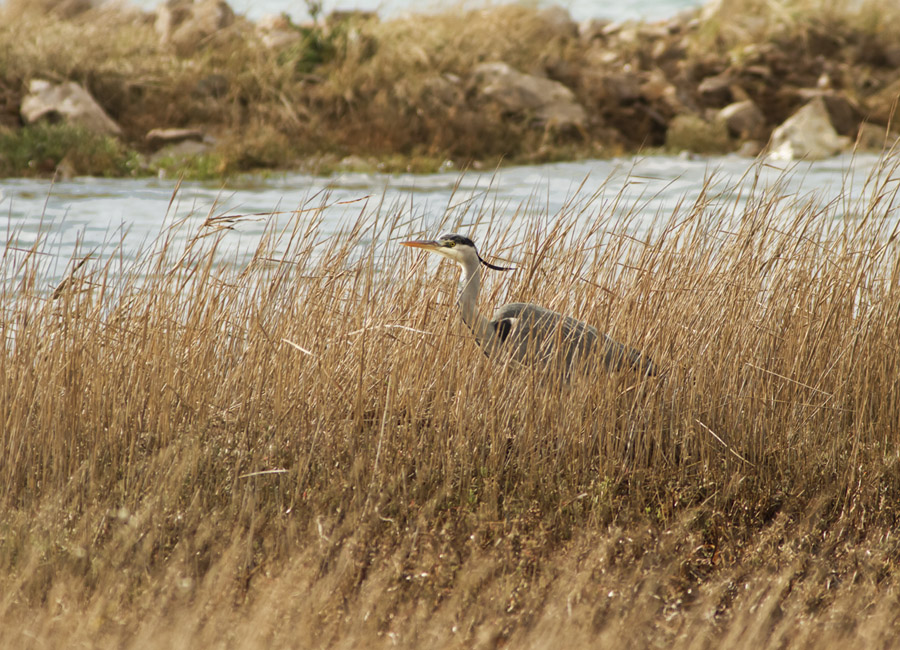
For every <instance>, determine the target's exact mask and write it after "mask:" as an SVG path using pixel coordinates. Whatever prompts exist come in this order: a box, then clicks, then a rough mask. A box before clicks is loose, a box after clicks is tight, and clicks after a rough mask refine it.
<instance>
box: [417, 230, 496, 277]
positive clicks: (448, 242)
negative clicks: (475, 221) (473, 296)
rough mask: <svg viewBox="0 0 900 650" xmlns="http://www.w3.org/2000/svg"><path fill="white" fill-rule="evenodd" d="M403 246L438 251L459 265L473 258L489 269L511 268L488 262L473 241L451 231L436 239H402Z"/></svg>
mask: <svg viewBox="0 0 900 650" xmlns="http://www.w3.org/2000/svg"><path fill="white" fill-rule="evenodd" d="M400 243H401V244H403V245H404V246H412V247H414V248H421V249H422V250H426V251H428V252H430V253H438V254H439V255H443V256H444V257H447V258H449V259H451V260H453V261H454V262H456V263H457V264H459V265H460V266H463V267H465V266H468V265H469V264H471V263H472V262H474V261H475V260H477V261H478V262H480V263H481V264H484V265H485V266H486V267H488V268H489V269H494V270H495V271H510V270H511V269H508V268H505V267H502V266H494V265H493V264H489V263H487V262H485V261H484V260H483V259H481V255H479V254H478V249H477V248H475V242H473V241H472V240H471V239H469V238H468V237H464V236H463V235H456V234H453V233H450V234H446V235H441V236H440V237H438V238H437V239H433V240H432V239H416V240H413V241H404V242H400Z"/></svg>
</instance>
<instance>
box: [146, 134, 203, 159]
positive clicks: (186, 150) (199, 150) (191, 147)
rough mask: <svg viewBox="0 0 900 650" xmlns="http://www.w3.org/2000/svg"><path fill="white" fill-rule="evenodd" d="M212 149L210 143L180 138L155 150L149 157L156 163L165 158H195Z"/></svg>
mask: <svg viewBox="0 0 900 650" xmlns="http://www.w3.org/2000/svg"><path fill="white" fill-rule="evenodd" d="M210 151H212V143H210V142H197V141H196V140H182V141H181V142H176V143H175V144H170V145H167V146H165V147H163V148H162V149H160V150H159V151H157V152H156V153H155V154H153V156H151V158H150V162H152V163H158V162H160V161H162V160H165V159H166V158H177V159H186V158H195V157H196V156H202V155H203V154H207V153H209V152H210Z"/></svg>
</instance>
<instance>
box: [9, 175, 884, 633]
mask: <svg viewBox="0 0 900 650" xmlns="http://www.w3.org/2000/svg"><path fill="white" fill-rule="evenodd" d="M897 174H898V169H897V166H896V159H894V160H889V161H887V162H886V163H885V165H884V167H883V168H882V169H880V170H879V172H878V173H876V174H875V175H874V176H873V177H872V178H871V179H870V181H869V185H868V190H867V192H866V196H865V197H862V198H860V197H852V196H850V195H849V194H848V193H846V192H845V193H844V194H843V195H842V196H840V197H839V198H838V199H836V200H834V201H831V202H829V203H827V204H822V203H820V202H817V201H816V200H814V199H802V200H801V199H798V198H796V197H793V198H792V197H791V196H789V195H787V194H786V193H785V191H784V188H783V187H780V186H778V185H776V186H768V187H761V186H760V187H754V186H753V183H752V179H751V181H750V182H749V185H744V186H743V189H741V190H738V189H736V188H722V187H718V186H716V185H715V184H714V183H710V184H709V185H708V186H707V188H706V190H707V191H706V192H705V193H703V194H702V195H701V196H700V198H699V199H698V200H697V201H696V202H694V203H693V204H691V205H681V206H679V207H678V208H677V209H676V210H674V211H673V212H672V213H671V214H667V215H660V216H659V218H658V219H657V222H656V223H655V224H654V225H653V227H652V229H651V230H649V231H641V230H640V229H639V228H637V227H636V224H637V218H638V216H637V215H638V210H639V207H640V206H639V203H635V204H634V205H628V204H626V203H624V199H623V198H622V196H608V195H607V194H605V193H604V192H603V190H602V188H601V189H600V190H598V191H597V193H596V194H595V195H593V196H592V197H591V196H589V197H588V198H587V199H586V200H577V199H576V200H572V201H571V202H569V203H568V204H567V205H566V206H565V207H564V208H562V209H561V210H560V211H559V212H558V213H557V214H553V215H547V214H543V215H542V214H541V212H540V210H539V209H535V208H534V206H530V207H529V206H523V208H522V213H521V214H520V215H519V218H518V220H517V221H516V222H515V223H514V224H513V225H515V228H516V229H515V230H514V229H513V225H510V224H504V223H500V222H498V221H497V220H495V219H494V218H493V216H492V214H493V208H492V206H491V204H490V203H489V202H483V203H478V202H474V201H464V202H461V203H460V204H459V205H457V206H456V207H452V208H448V211H447V216H446V219H445V223H444V224H441V225H440V227H438V226H436V225H434V224H430V225H429V226H428V228H427V230H428V231H429V233H430V234H434V232H433V231H435V230H437V229H454V230H461V231H463V232H470V233H471V234H472V235H473V237H474V238H475V239H476V241H477V242H478V243H479V244H480V245H481V249H482V253H483V254H485V255H487V256H490V258H494V257H497V258H500V259H503V260H509V261H513V262H515V263H516V264H517V266H518V268H519V271H518V272H517V273H515V274H513V275H504V276H500V277H493V278H491V279H490V281H489V283H488V285H487V296H485V297H483V299H482V303H483V307H484V308H485V309H487V308H488V305H496V304H499V303H501V302H503V301H506V300H513V299H514V300H526V301H533V302H537V303H540V304H543V305H546V306H549V307H552V308H555V309H559V310H561V311H565V312H566V313H570V314H573V315H575V316H578V317H580V318H584V319H587V320H589V321H590V322H592V323H593V324H595V325H597V326H598V327H600V328H601V329H604V330H606V331H608V332H610V333H611V334H612V335H613V336H614V337H616V338H618V339H619V340H622V341H624V342H627V343H629V344H631V345H634V346H636V347H640V348H642V349H644V350H645V351H646V352H648V353H649V354H650V355H651V356H652V357H653V358H654V360H655V361H656V362H657V363H658V364H659V365H660V366H661V368H662V369H663V370H664V371H665V372H664V374H663V375H662V376H661V377H658V378H639V377H637V376H634V375H631V374H628V373H622V374H619V375H613V376H588V377H584V376H582V377H578V378H575V379H574V380H573V381H571V382H569V383H560V382H557V381H554V380H553V379H552V378H547V377H545V376H541V375H539V374H538V373H537V372H536V371H535V370H533V369H529V368H513V367H509V366H508V365H507V364H505V363H503V361H502V360H498V359H488V358H486V357H484V356H483V355H482V353H481V352H480V351H479V349H478V348H477V346H476V345H475V343H474V342H473V341H472V339H471V336H470V335H469V334H468V332H467V330H466V329H465V328H464V326H462V325H461V323H460V322H459V318H458V316H457V314H456V309H455V306H454V300H455V282H454V278H455V270H453V269H451V268H449V265H443V266H433V265H431V264H430V263H428V262H426V261H425V260H424V259H422V258H420V257H418V256H416V255H411V254H408V252H407V251H405V250H403V251H401V250H400V247H399V246H397V245H396V241H397V240H398V239H400V238H406V237H408V236H410V235H413V236H415V235H418V234H421V233H419V232H417V231H419V230H423V229H426V228H425V225H424V224H422V222H421V220H417V219H412V218H411V217H410V216H409V214H410V213H409V212H408V211H407V210H405V209H402V208H401V207H400V206H393V207H390V206H376V207H373V206H368V207H365V208H361V209H360V214H359V217H358V219H356V220H355V221H350V222H348V223H347V224H345V226H344V227H343V229H342V230H341V231H340V232H334V231H333V230H331V229H330V228H329V227H328V225H327V224H328V223H329V222H328V221H327V217H328V215H329V210H330V209H331V208H329V207H328V199H327V197H326V198H320V199H316V200H317V201H321V203H316V204H306V205H304V206H302V209H300V210H298V212H297V213H296V215H295V218H294V219H293V220H291V222H290V223H289V225H288V226H287V227H284V226H283V225H282V226H279V227H276V226H275V225H274V223H275V222H274V221H273V225H272V227H271V228H270V230H269V232H268V234H267V236H266V237H265V238H264V239H263V240H262V242H261V243H260V245H259V247H258V249H257V250H256V252H255V254H254V255H253V256H252V259H251V260H250V261H249V263H247V264H241V265H235V264H233V263H225V262H224V261H223V260H222V259H221V258H222V257H223V256H222V255H219V254H217V249H218V247H220V246H221V245H222V242H223V241H225V238H228V237H229V236H230V233H231V231H230V230H229V229H228V228H230V227H239V221H240V219H237V221H229V220H226V219H223V218H216V217H210V218H209V219H207V220H206V221H205V222H204V223H203V224H202V225H200V226H198V227H196V228H195V230H194V231H193V232H192V236H191V237H190V238H188V239H187V240H186V243H185V244H183V245H182V244H177V243H175V242H177V241H179V240H178V239H177V238H176V237H175V234H176V233H175V231H174V230H166V231H164V232H163V233H162V235H161V237H160V239H159V241H158V242H157V243H156V245H155V246H154V247H153V248H152V249H150V250H147V251H146V252H145V253H144V254H142V255H141V256H140V257H139V259H138V260H137V261H136V262H135V263H133V264H131V265H127V264H126V265H124V268H122V267H120V266H118V264H120V263H119V262H117V261H115V260H116V258H115V257H111V258H109V259H110V260H112V261H109V262H105V263H94V262H92V261H91V260H88V261H87V262H85V263H83V264H82V263H81V259H83V258H82V257H81V256H79V257H78V258H76V259H73V260H72V261H71V263H70V266H69V268H68V273H67V277H66V279H65V280H64V281H63V282H62V283H54V284H55V286H54V287H50V288H49V289H48V288H47V287H48V282H47V278H48V273H49V270H50V268H51V267H50V266H49V262H48V261H46V260H47V258H46V256H44V255H42V254H41V253H42V251H41V250H40V246H36V247H35V248H34V249H31V250H22V249H21V248H20V247H18V246H16V245H15V244H14V243H10V244H8V245H7V247H6V250H5V253H4V256H3V264H4V272H3V283H2V289H0V305H2V311H0V330H2V334H3V340H4V341H5V345H4V348H3V353H2V355H0V377H2V382H0V423H2V427H0V449H2V451H0V453H2V461H0V479H2V480H0V501H2V513H3V514H2V517H0V645H3V646H6V647H13V646H15V647H45V646H47V645H49V646H60V645H66V646H70V647H73V646H90V647H142V648H143V647H147V648H149V647H198V646H201V647H209V646H212V647H241V648H244V647H288V646H289V647H296V646H297V645H302V646H304V647H305V646H311V647H312V646H315V647H350V646H353V647H358V646H359V645H361V644H363V645H366V646H385V647H387V646H394V645H401V646H404V647H423V646H427V647H498V646H499V645H503V644H504V643H506V642H509V643H511V644H514V645H515V647H547V646H555V645H558V644H559V643H560V642H562V641H565V642H566V643H569V644H572V645H578V646H587V645H592V646H593V645H595V644H601V645H602V644H615V645H616V646H617V647H621V646H622V645H623V644H624V645H633V646H642V647H643V646H646V645H648V644H667V645H671V646H673V647H704V648H708V647H722V645H723V644H725V645H727V646H728V647H760V646H764V645H769V644H771V645H782V644H786V645H790V644H794V645H798V646H812V645H815V646H816V647H825V646H829V645H831V646H835V645H838V644H845V643H846V642H847V640H856V641H859V640H863V641H866V642H871V643H873V644H881V645H882V646H883V647H887V645H890V643H892V641H891V639H896V638H897V637H896V631H897V628H898V625H900V617H898V614H897V612H898V611H900V609H898V608H897V607H896V604H897V597H898V582H897V578H896V571H897V563H898V551H900V547H898V543H897V538H896V530H895V526H896V523H897V515H898V506H897V504H898V503H900V501H898V499H900V445H898V443H900V440H898V436H900V434H898V432H900V398H898V395H900V390H898V381H900V380H898V376H900V350H898V347H897V332H898V331H900V329H898V327H900V322H898V321H900V311H898V305H900V261H898V259H900V258H898V242H897V233H898V230H897V229H898V223H900V222H898V219H897V202H896V199H897V196H896V192H897V187H898V176H897ZM738 191H741V192H743V193H744V194H745V195H746V197H745V198H746V205H745V206H744V207H737V206H738V204H736V203H735V202H734V201H733V200H732V197H733V196H734V194H735V193H736V192H738ZM188 227H189V225H188V224H187V223H181V224H180V225H177V226H173V228H176V229H177V228H182V229H183V228H188ZM11 241H12V240H11Z"/></svg>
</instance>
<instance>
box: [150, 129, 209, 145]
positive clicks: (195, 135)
mask: <svg viewBox="0 0 900 650" xmlns="http://www.w3.org/2000/svg"><path fill="white" fill-rule="evenodd" d="M144 139H145V140H147V143H148V144H150V145H151V146H154V147H162V146H165V145H169V144H177V143H179V142H185V141H193V142H203V140H204V134H203V131H201V130H200V129H152V130H151V131H149V132H148V133H147V135H146V136H144Z"/></svg>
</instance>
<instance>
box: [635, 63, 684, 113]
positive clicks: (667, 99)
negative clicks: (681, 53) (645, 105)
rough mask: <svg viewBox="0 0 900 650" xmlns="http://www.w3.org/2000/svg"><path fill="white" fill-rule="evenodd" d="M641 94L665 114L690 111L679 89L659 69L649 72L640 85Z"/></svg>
mask: <svg viewBox="0 0 900 650" xmlns="http://www.w3.org/2000/svg"><path fill="white" fill-rule="evenodd" d="M640 95H641V97H643V98H644V99H645V100H647V102H649V103H650V105H651V106H653V107H655V108H656V109H658V110H659V111H660V112H662V113H663V114H665V115H668V116H672V115H677V114H679V113H686V112H688V108H687V107H686V106H685V105H684V103H683V102H682V101H681V98H680V97H679V96H678V89H677V88H675V85H674V84H672V82H670V81H669V80H668V79H666V77H665V75H663V73H662V72H661V71H660V70H658V69H655V70H651V71H650V72H649V73H647V75H646V76H645V78H644V81H643V83H641V86H640Z"/></svg>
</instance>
